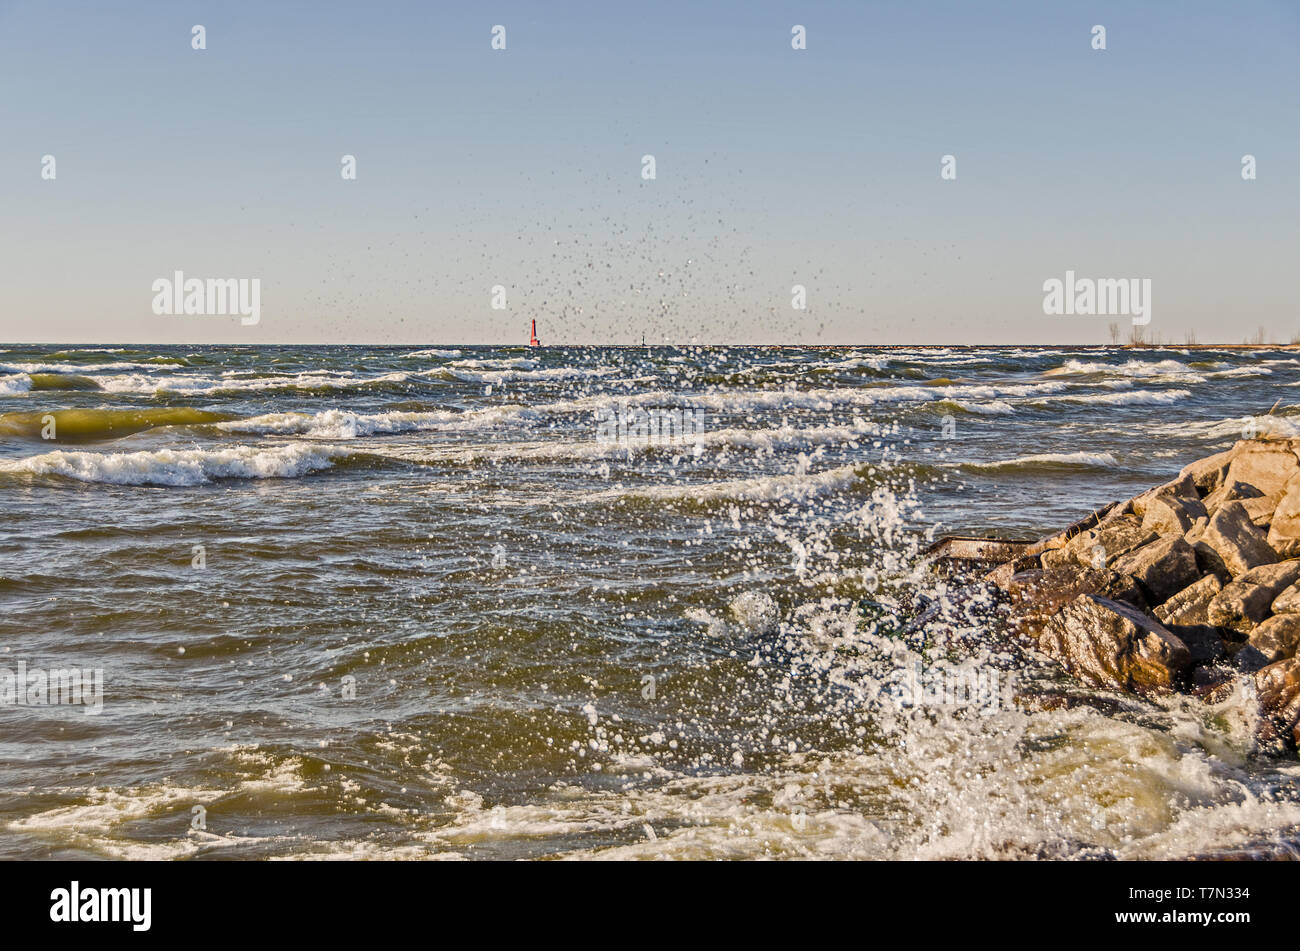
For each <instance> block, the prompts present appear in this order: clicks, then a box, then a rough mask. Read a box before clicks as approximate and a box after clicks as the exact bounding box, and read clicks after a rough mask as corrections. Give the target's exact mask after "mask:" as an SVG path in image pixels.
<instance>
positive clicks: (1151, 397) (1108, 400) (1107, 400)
mask: <svg viewBox="0 0 1300 951" xmlns="http://www.w3.org/2000/svg"><path fill="white" fill-rule="evenodd" d="M1191 395H1192V394H1191V391H1190V390H1128V391H1125V392H1122V393H1067V394H1064V395H1060V396H1050V397H1045V398H1043V399H1040V400H1035V401H1034V402H1036V403H1051V402H1059V403H1096V404H1099V405H1103V406H1169V405H1171V404H1173V403H1177V402H1178V401H1179V400H1182V399H1186V398H1187V397H1189V396H1191Z"/></svg>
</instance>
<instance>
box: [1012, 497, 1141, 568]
mask: <svg viewBox="0 0 1300 951" xmlns="http://www.w3.org/2000/svg"><path fill="white" fill-rule="evenodd" d="M1119 508H1120V503H1118V502H1110V503H1107V504H1106V505H1103V506H1102V507H1101V508H1099V509H1097V510H1096V511H1095V512H1092V513H1090V514H1088V515H1085V516H1084V517H1083V518H1081V519H1079V520H1078V521H1077V522H1075V523H1074V524H1073V525H1071V526H1069V527H1068V528H1064V529H1062V530H1061V531H1059V532H1055V533H1053V534H1051V535H1046V536H1044V537H1043V538H1040V539H1039V540H1038V541H1036V542H1034V543H1033V544H1032V545H1030V546H1029V547H1028V548H1026V549H1025V551H1024V552H1023V554H1026V555H1041V554H1043V553H1044V552H1047V551H1052V550H1053V549H1057V548H1064V547H1065V545H1066V543H1068V542H1069V541H1070V540H1071V539H1072V538H1074V536H1076V535H1078V534H1079V533H1080V532H1082V531H1086V530H1087V529H1090V528H1092V527H1093V526H1094V525H1097V524H1098V523H1099V522H1101V521H1102V520H1103V519H1106V518H1109V517H1111V516H1112V515H1115V514H1124V513H1128V512H1130V511H1132V503H1130V502H1125V503H1124V505H1123V507H1122V513H1121V512H1117V511H1116V510H1117V509H1119Z"/></svg>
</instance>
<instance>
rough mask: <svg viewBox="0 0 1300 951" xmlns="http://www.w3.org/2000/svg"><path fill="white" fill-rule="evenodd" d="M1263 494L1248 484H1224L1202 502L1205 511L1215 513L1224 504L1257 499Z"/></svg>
mask: <svg viewBox="0 0 1300 951" xmlns="http://www.w3.org/2000/svg"><path fill="white" fill-rule="evenodd" d="M1263 495H1264V493H1263V492H1261V491H1259V489H1257V488H1255V486H1253V485H1251V484H1250V483H1248V482H1225V483H1223V484H1222V485H1221V486H1219V487H1218V488H1217V489H1215V490H1214V491H1213V492H1211V493H1210V494H1209V495H1207V496H1206V497H1205V498H1204V499H1203V500H1202V501H1203V502H1204V503H1205V508H1206V510H1207V511H1210V512H1216V511H1218V509H1219V506H1220V505H1222V504H1223V503H1224V502H1238V501H1240V500H1242V499H1258V498H1261V497H1263Z"/></svg>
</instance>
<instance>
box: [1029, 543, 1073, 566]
mask: <svg viewBox="0 0 1300 951" xmlns="http://www.w3.org/2000/svg"><path fill="white" fill-rule="evenodd" d="M1039 562H1040V563H1041V564H1042V566H1043V567H1044V568H1063V567H1065V566H1066V565H1077V564H1078V563H1079V559H1077V558H1076V557H1074V552H1073V551H1071V550H1070V549H1068V548H1049V549H1048V550H1047V551H1045V552H1043V554H1042V555H1040V556H1039Z"/></svg>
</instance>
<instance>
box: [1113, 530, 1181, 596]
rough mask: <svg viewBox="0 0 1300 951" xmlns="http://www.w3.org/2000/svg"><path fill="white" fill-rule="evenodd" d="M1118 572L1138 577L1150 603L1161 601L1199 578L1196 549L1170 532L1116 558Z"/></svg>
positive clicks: (1115, 565) (1115, 566) (1115, 567)
mask: <svg viewBox="0 0 1300 951" xmlns="http://www.w3.org/2000/svg"><path fill="white" fill-rule="evenodd" d="M1113 567H1114V569H1115V571H1118V572H1120V573H1121V574H1126V575H1129V576H1131V577H1133V578H1135V579H1136V580H1137V582H1138V584H1139V585H1141V587H1142V590H1143V592H1144V593H1145V594H1146V595H1147V601H1148V602H1149V603H1151V604H1160V603H1162V602H1164V601H1166V600H1168V599H1169V598H1171V597H1173V596H1174V595H1175V594H1177V593H1178V592H1179V591H1181V590H1183V588H1186V587H1187V586H1188V585H1189V584H1191V583H1192V582H1193V581H1195V580H1196V579H1197V577H1198V572H1197V566H1196V552H1195V551H1194V550H1193V549H1192V546H1191V545H1189V544H1187V542H1185V541H1183V539H1182V538H1181V537H1179V536H1177V535H1167V536H1165V537H1164V538H1159V539H1157V540H1156V541H1153V542H1150V543H1149V544H1146V545H1143V546H1142V547H1141V548H1138V549H1137V550H1135V551H1132V552H1129V553H1128V554H1127V555H1124V556H1123V557H1121V558H1119V559H1117V560H1116V561H1115V563H1114V565H1113Z"/></svg>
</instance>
